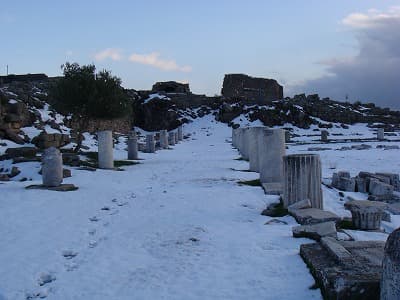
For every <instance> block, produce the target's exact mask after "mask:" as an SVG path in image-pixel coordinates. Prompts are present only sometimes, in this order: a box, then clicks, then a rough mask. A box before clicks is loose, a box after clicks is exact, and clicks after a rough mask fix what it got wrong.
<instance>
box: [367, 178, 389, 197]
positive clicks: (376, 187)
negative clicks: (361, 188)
mask: <svg viewBox="0 0 400 300" xmlns="http://www.w3.org/2000/svg"><path fill="white" fill-rule="evenodd" d="M393 190H394V187H393V186H392V185H390V184H387V183H383V182H381V181H379V180H377V179H374V178H371V179H370V181H369V192H370V193H371V195H373V196H390V195H392V194H393Z"/></svg>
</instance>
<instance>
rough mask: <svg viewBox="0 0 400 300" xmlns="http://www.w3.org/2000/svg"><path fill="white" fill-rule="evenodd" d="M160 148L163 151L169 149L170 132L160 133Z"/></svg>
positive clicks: (162, 131) (163, 131)
mask: <svg viewBox="0 0 400 300" xmlns="http://www.w3.org/2000/svg"><path fill="white" fill-rule="evenodd" d="M160 147H161V148H162V149H167V148H168V132H167V131H166V130H161V131H160Z"/></svg>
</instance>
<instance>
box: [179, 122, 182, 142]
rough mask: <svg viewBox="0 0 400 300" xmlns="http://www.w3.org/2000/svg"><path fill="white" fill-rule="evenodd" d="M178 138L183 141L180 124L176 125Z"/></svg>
mask: <svg viewBox="0 0 400 300" xmlns="http://www.w3.org/2000/svg"><path fill="white" fill-rule="evenodd" d="M178 140H179V141H183V127H182V125H181V126H179V127H178Z"/></svg>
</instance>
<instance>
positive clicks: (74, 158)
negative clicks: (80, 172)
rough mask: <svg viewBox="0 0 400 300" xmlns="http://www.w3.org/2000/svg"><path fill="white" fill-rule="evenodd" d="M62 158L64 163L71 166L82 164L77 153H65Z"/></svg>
mask: <svg viewBox="0 0 400 300" xmlns="http://www.w3.org/2000/svg"><path fill="white" fill-rule="evenodd" d="M62 158H63V163H64V164H65V165H68V166H71V167H78V166H80V164H81V160H80V158H79V155H78V154H75V153H63V155H62Z"/></svg>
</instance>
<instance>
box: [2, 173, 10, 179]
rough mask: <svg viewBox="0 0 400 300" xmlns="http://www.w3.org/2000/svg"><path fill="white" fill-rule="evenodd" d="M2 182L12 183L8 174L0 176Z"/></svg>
mask: <svg viewBox="0 0 400 300" xmlns="http://www.w3.org/2000/svg"><path fill="white" fill-rule="evenodd" d="M0 181H10V177H9V176H8V174H0Z"/></svg>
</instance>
